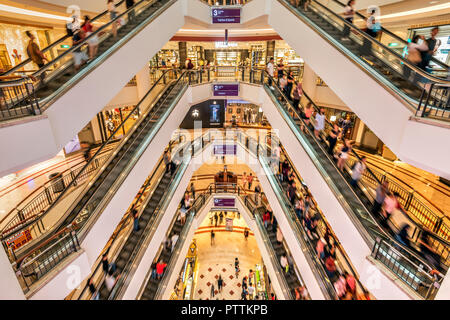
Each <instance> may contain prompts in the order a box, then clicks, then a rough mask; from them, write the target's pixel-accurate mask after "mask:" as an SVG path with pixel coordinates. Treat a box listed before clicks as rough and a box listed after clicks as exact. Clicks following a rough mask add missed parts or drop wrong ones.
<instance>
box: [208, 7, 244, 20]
mask: <svg viewBox="0 0 450 320" xmlns="http://www.w3.org/2000/svg"><path fill="white" fill-rule="evenodd" d="M211 10H212V12H211V16H212V23H241V9H240V8H212V9H211Z"/></svg>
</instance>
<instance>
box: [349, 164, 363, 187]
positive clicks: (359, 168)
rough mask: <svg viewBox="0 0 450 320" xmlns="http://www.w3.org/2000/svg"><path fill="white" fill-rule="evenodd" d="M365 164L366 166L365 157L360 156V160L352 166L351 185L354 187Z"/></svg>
mask: <svg viewBox="0 0 450 320" xmlns="http://www.w3.org/2000/svg"><path fill="white" fill-rule="evenodd" d="M366 168H367V166H366V157H362V158H361V160H360V161H358V162H357V163H356V164H355V167H354V168H353V171H352V182H351V185H352V186H353V187H356V185H357V184H358V181H359V179H361V177H362V175H363V173H364V171H365V170H366Z"/></svg>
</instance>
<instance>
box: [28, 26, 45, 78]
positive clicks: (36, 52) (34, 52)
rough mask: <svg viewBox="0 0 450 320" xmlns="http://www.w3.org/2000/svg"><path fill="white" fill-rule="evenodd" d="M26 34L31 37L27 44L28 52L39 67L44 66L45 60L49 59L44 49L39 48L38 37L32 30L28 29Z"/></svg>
mask: <svg viewBox="0 0 450 320" xmlns="http://www.w3.org/2000/svg"><path fill="white" fill-rule="evenodd" d="M25 34H26V35H27V37H28V38H29V39H30V40H29V41H28V45H27V54H28V57H29V58H30V59H31V61H33V62H34V63H35V64H36V65H37V66H38V67H39V69H40V68H42V67H43V66H44V61H48V60H47V58H46V57H45V56H44V54H43V53H42V51H41V50H40V49H39V46H38V45H37V43H36V41H35V40H36V37H35V36H34V34H32V33H31V32H30V31H26V32H25Z"/></svg>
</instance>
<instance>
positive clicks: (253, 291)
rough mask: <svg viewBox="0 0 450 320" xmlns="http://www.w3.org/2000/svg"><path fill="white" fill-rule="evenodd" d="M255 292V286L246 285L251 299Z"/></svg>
mask: <svg viewBox="0 0 450 320" xmlns="http://www.w3.org/2000/svg"><path fill="white" fill-rule="evenodd" d="M254 294H255V287H254V286H253V285H249V286H248V298H249V300H253V295H254Z"/></svg>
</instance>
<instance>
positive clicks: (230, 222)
mask: <svg viewBox="0 0 450 320" xmlns="http://www.w3.org/2000/svg"><path fill="white" fill-rule="evenodd" d="M225 230H227V231H233V219H230V218H227V219H226V220H225Z"/></svg>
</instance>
